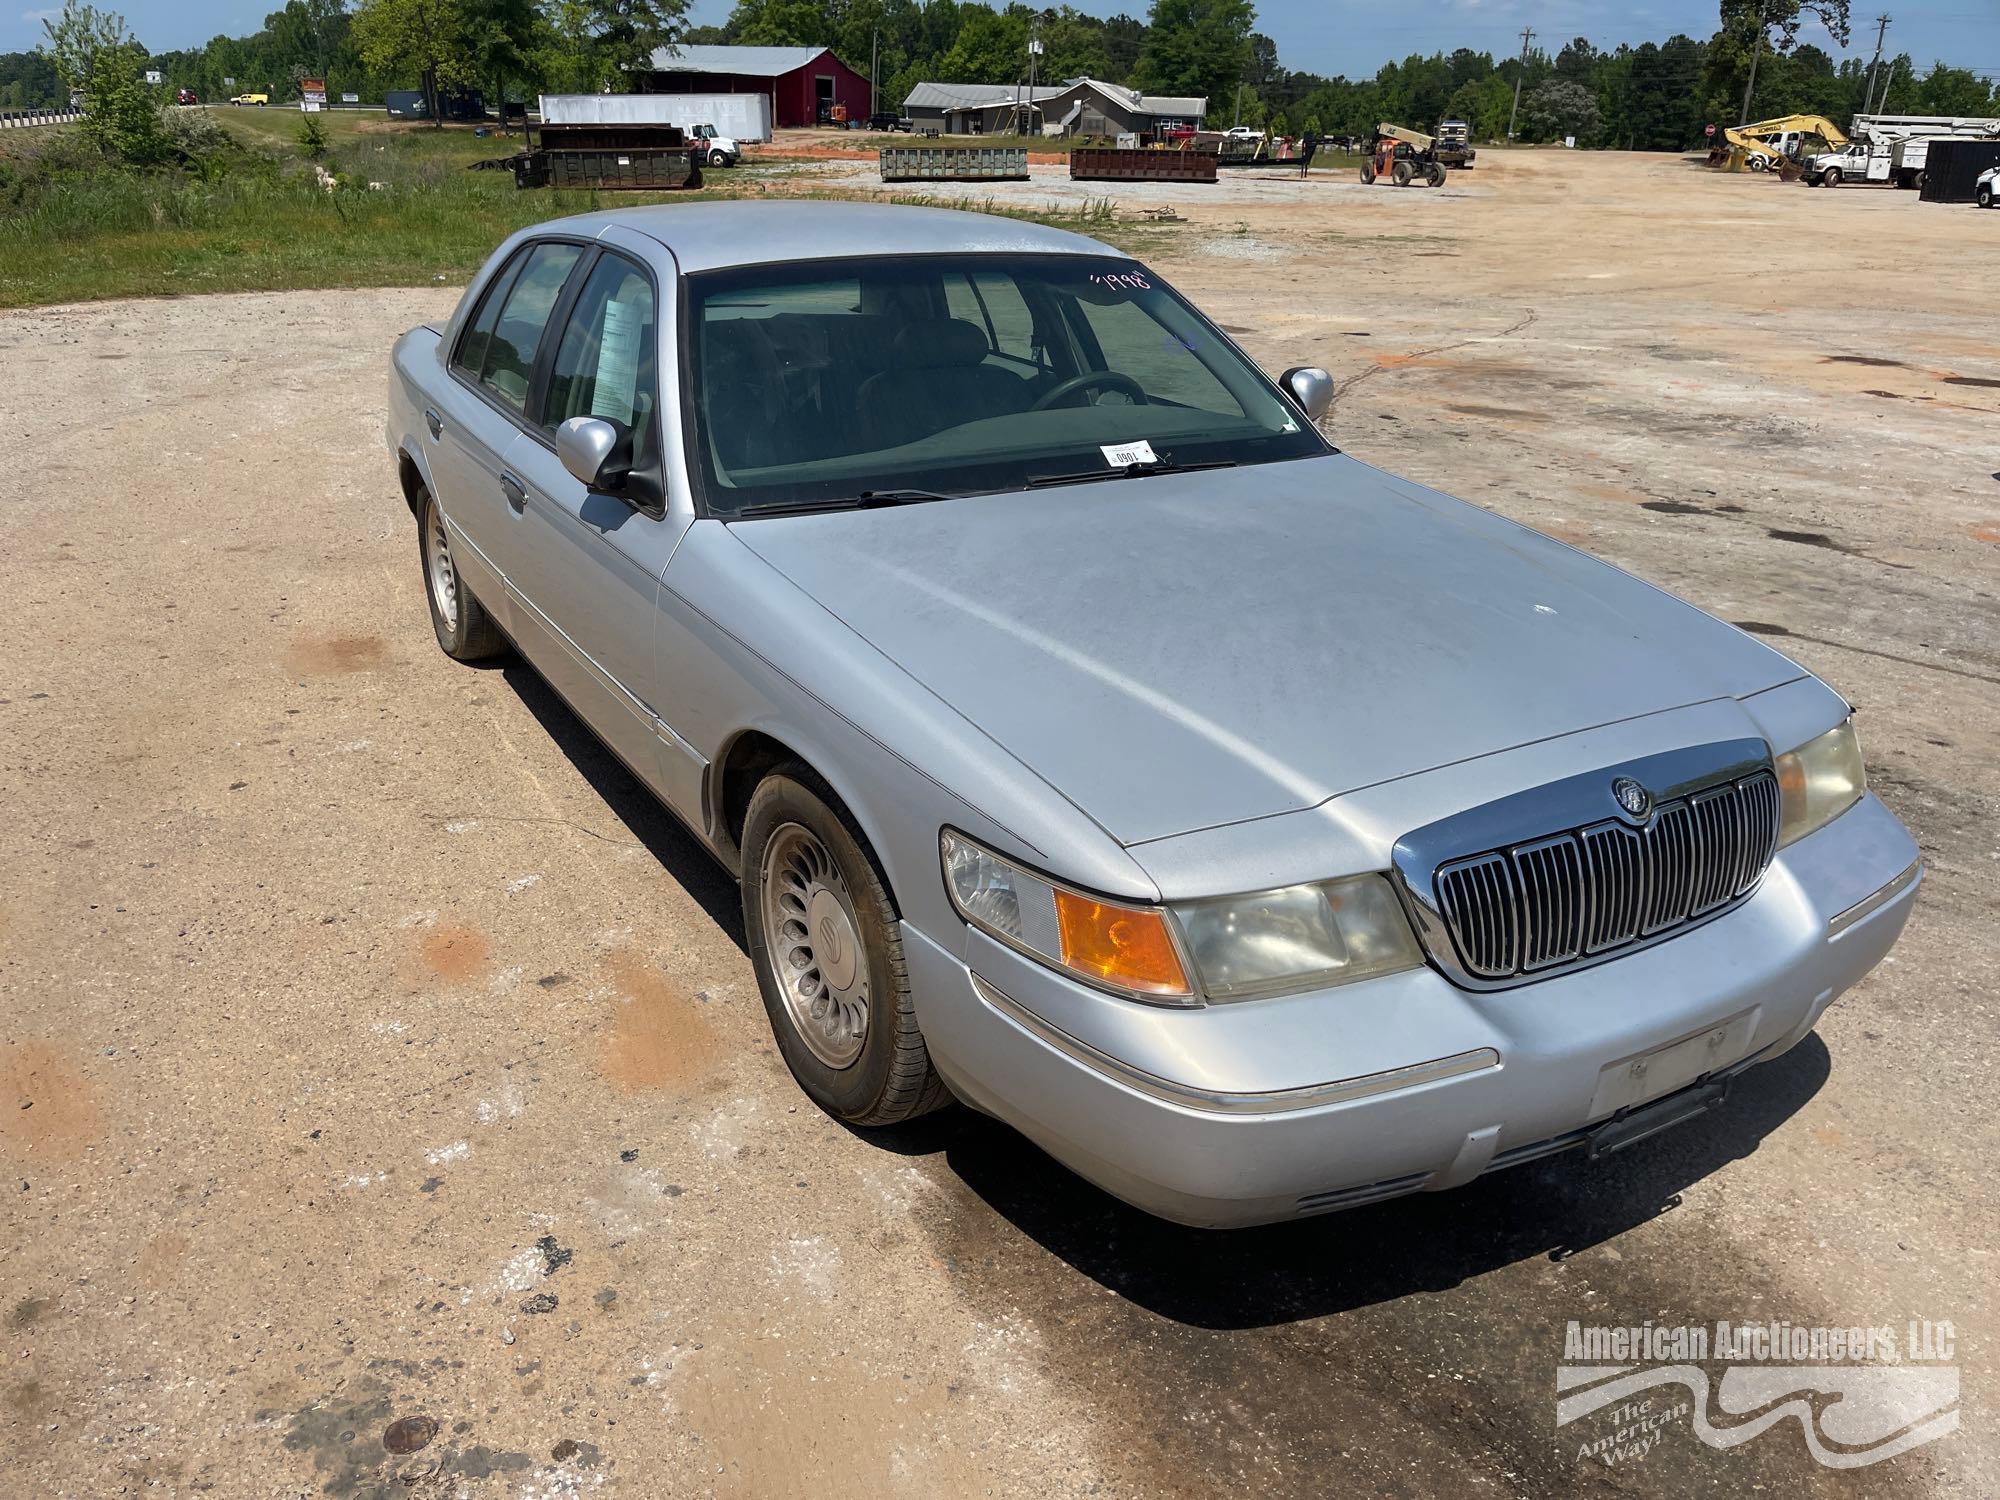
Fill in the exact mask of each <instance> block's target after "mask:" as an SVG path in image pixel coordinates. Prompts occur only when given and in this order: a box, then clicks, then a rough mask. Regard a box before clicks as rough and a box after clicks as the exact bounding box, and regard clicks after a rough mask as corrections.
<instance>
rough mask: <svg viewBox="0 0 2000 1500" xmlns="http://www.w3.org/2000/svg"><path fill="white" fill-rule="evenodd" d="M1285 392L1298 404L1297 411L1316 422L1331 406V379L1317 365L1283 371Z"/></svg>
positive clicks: (1301, 366)
mask: <svg viewBox="0 0 2000 1500" xmlns="http://www.w3.org/2000/svg"><path fill="white" fill-rule="evenodd" d="M1282 384H1283V385H1284V387H1285V392H1286V394H1287V395H1289V396H1290V397H1291V398H1292V399H1293V400H1294V401H1296V402H1298V404H1299V410H1300V411H1302V412H1304V413H1305V414H1306V416H1307V417H1308V418H1309V419H1310V420H1312V421H1314V422H1317V421H1318V420H1319V419H1320V418H1321V417H1323V416H1325V415H1326V413H1327V410H1328V408H1330V407H1331V406H1332V405H1333V377H1332V376H1331V375H1329V374H1327V373H1326V371H1324V370H1322V369H1320V368H1319V367H1318V366H1317V365H1300V366H1298V367H1297V368H1296V369H1291V370H1287V371H1285V375H1284V380H1283V382H1282Z"/></svg>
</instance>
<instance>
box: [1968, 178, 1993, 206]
mask: <svg viewBox="0 0 2000 1500" xmlns="http://www.w3.org/2000/svg"><path fill="white" fill-rule="evenodd" d="M1972 196H1973V201H1975V202H1976V203H1978V205H1979V206H1980V207H1981V208H1991V207H1992V206H1993V185H1992V184H1991V183H1990V182H1982V183H1980V184H1979V191H1978V192H1976V193H1974V194H1973V195H1972Z"/></svg>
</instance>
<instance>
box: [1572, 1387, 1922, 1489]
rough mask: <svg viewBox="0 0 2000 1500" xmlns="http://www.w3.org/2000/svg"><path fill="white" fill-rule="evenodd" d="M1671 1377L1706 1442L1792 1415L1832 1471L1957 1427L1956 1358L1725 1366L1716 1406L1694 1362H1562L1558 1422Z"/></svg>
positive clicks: (1646, 1440) (1753, 1433)
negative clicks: (1906, 1362) (1952, 1360)
mask: <svg viewBox="0 0 2000 1500" xmlns="http://www.w3.org/2000/svg"><path fill="white" fill-rule="evenodd" d="M1676 1385H1678V1386H1683V1387H1685V1388H1686V1391H1687V1394H1688V1396H1689V1398H1690V1400H1689V1401H1687V1402H1678V1401H1677V1402H1674V1403H1672V1404H1671V1406H1670V1408H1669V1409H1670V1410H1671V1411H1673V1412H1674V1413H1675V1414H1678V1413H1679V1412H1680V1411H1682V1410H1686V1411H1687V1412H1688V1415H1689V1419H1690V1421H1691V1423H1692V1426H1693V1429H1694V1434H1695V1436H1696V1437H1698V1438H1700V1439H1701V1440H1702V1441H1703V1442H1704V1443H1706V1444H1708V1445H1709V1447H1711V1448H1734V1447H1736V1446H1737V1445H1738V1444H1739V1443H1747V1442H1749V1441H1750V1440H1751V1439H1752V1438H1754V1437H1757V1436H1758V1435H1759V1434H1761V1433H1764V1432H1767V1431H1769V1430H1770V1429H1771V1428H1773V1427H1776V1426H1779V1425H1780V1424H1781V1423H1783V1422H1784V1421H1785V1420H1786V1419H1787V1418H1790V1417H1796V1418H1797V1419H1798V1423H1799V1427H1800V1429H1801V1431H1803V1433H1804V1434H1805V1440H1806V1447H1807V1448H1808V1449H1810V1450H1811V1452H1812V1456H1813V1457H1814V1459H1816V1460H1817V1461H1818V1462H1820V1463H1821V1464H1823V1465H1825V1466H1826V1467H1827V1468H1829V1469H1860V1468H1865V1467H1867V1466H1868V1465H1869V1464H1878V1463H1881V1462H1882V1461H1883V1460H1884V1459H1889V1458H1894V1457H1895V1456H1896V1455H1897V1454H1899V1453H1907V1452H1909V1451H1910V1450H1911V1449H1912V1448H1920V1447H1922V1446H1923V1445H1924V1444H1925V1443H1934V1442H1936V1441H1937V1440H1938V1439H1939V1438H1941V1437H1944V1436H1946V1435H1947V1434H1949V1433H1953V1432H1956V1431H1957V1430H1958V1367H1957V1366H1956V1365H1900V1366H1899V1365H1763V1364H1741V1365H1729V1366H1727V1367H1725V1368H1724V1370H1723V1372H1722V1378H1721V1380H1720V1381H1718V1382H1716V1384H1715V1387H1714V1401H1713V1403H1712V1405H1711V1402H1710V1399H1709V1395H1710V1390H1709V1376H1708V1372H1707V1371H1706V1370H1704V1369H1702V1368H1701V1366H1699V1365H1692V1364H1670V1365H1650V1366H1632V1365H1559V1366H1557V1368H1556V1393H1557V1401H1556V1426H1558V1427H1563V1426H1567V1425H1568V1424H1569V1423H1571V1422H1575V1421H1578V1420H1580V1419H1582V1418H1584V1417H1587V1416H1590V1415H1591V1414H1593V1413H1595V1412H1600V1411H1603V1410H1605V1409H1606V1408H1610V1407H1618V1406H1620V1405H1624V1404H1627V1403H1630V1402H1631V1401H1632V1398H1633V1397H1634V1396H1636V1395H1638V1394H1639V1393H1640V1392H1643V1391H1648V1390H1652V1389H1654V1388H1656V1387H1672V1386H1676ZM1645 1425H1650V1424H1645ZM1607 1441H1608V1440H1607ZM1652 1441H1653V1440H1652V1438H1651V1437H1650V1436H1646V1437H1642V1438H1640V1439H1639V1440H1638V1442H1637V1443H1636V1444H1634V1445H1632V1446H1631V1447H1628V1448H1605V1447H1604V1444H1601V1443H1600V1444H1593V1445H1587V1446H1586V1447H1585V1448H1584V1449H1583V1452H1582V1454H1581V1455H1580V1456H1584V1457H1601V1458H1603V1459H1604V1460H1605V1461H1606V1462H1617V1461H1619V1460H1620V1459H1621V1458H1624V1457H1635V1458H1636V1457H1643V1456H1644V1454H1645V1450H1646V1449H1647V1448H1650V1447H1651V1446H1652ZM1599 1448H1604V1451H1602V1452H1598V1451H1597V1450H1598V1449H1599Z"/></svg>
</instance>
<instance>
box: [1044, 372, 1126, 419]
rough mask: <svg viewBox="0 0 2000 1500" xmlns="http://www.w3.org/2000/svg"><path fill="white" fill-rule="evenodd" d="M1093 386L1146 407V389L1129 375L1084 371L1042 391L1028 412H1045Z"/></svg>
mask: <svg viewBox="0 0 2000 1500" xmlns="http://www.w3.org/2000/svg"><path fill="white" fill-rule="evenodd" d="M1094 386H1104V387H1108V388H1110V389H1112V390H1119V391H1123V392H1124V393H1125V394H1126V395H1128V396H1130V397H1131V398H1132V403H1133V404H1134V405H1135V406H1144V405H1146V388H1145V387H1144V386H1142V385H1140V384H1139V382H1138V381H1136V380H1134V379H1133V378H1132V377H1131V376H1130V375H1124V374H1120V373H1119V372H1118V371H1117V370H1085V371H1084V372H1083V373H1082V374H1081V375H1072V376H1070V378H1069V379H1067V380H1065V381H1063V382H1062V384H1060V385H1058V386H1056V387H1055V388H1054V389H1053V390H1049V391H1044V392H1043V393H1042V396H1041V398H1040V399H1039V400H1037V401H1036V402H1035V403H1034V404H1033V405H1032V406H1030V407H1029V408H1028V410H1029V411H1047V410H1048V409H1049V408H1050V407H1051V406H1054V405H1055V404H1056V403H1057V402H1058V401H1060V400H1062V399H1063V398H1064V397H1065V396H1074V395H1075V394H1076V393H1077V392H1078V391H1087V390H1090V389H1091V388H1092V387H1094Z"/></svg>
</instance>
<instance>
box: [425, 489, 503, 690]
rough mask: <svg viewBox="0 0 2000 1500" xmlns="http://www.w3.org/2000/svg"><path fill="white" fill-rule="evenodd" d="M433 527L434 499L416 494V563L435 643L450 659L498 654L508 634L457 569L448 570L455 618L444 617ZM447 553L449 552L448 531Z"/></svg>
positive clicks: (439, 525)
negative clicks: (435, 568) (434, 573)
mask: <svg viewBox="0 0 2000 1500" xmlns="http://www.w3.org/2000/svg"><path fill="white" fill-rule="evenodd" d="M433 528H437V529H438V530H442V521H441V518H440V517H439V516H438V514H437V501H435V500H433V499H432V498H431V493H430V491H429V490H420V491H419V492H418V494H417V566H418V568H419V569H420V570H421V572H422V576H423V581H424V602H425V603H426V604H427V605H429V606H430V611H431V629H432V630H433V631H435V632H436V634H437V643H438V646H439V647H440V648H441V649H442V650H443V651H444V654H445V655H446V656H449V657H450V658H451V659H452V660H453V661H482V660H484V659H485V658H486V657H489V656H498V655H499V654H500V653H501V652H502V651H505V650H506V649H507V637H506V636H504V635H502V634H501V633H500V627H499V626H497V625H495V624H494V623H493V617H492V616H491V615H489V614H487V613H486V609H485V607H484V606H483V605H481V604H480V602H479V600H478V599H477V598H475V597H474V596H473V593H472V590H471V589H469V588H467V587H466V586H465V580H464V579H462V578H460V577H459V576H458V572H457V569H456V568H455V567H454V568H452V569H451V579H452V584H451V587H452V594H453V597H454V598H455V600H456V605H457V607H456V609H455V611H454V614H455V615H456V618H455V619H447V618H446V617H445V612H444V610H443V608H442V607H441V606H440V605H439V603H438V588H437V586H436V584H435V582H434V580H433V577H432V571H431V570H432V556H431V549H432V542H433V535H434V532H433ZM446 535H447V542H446V552H447V556H448V555H449V551H450V544H449V540H448V537H449V534H448V533H446Z"/></svg>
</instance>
